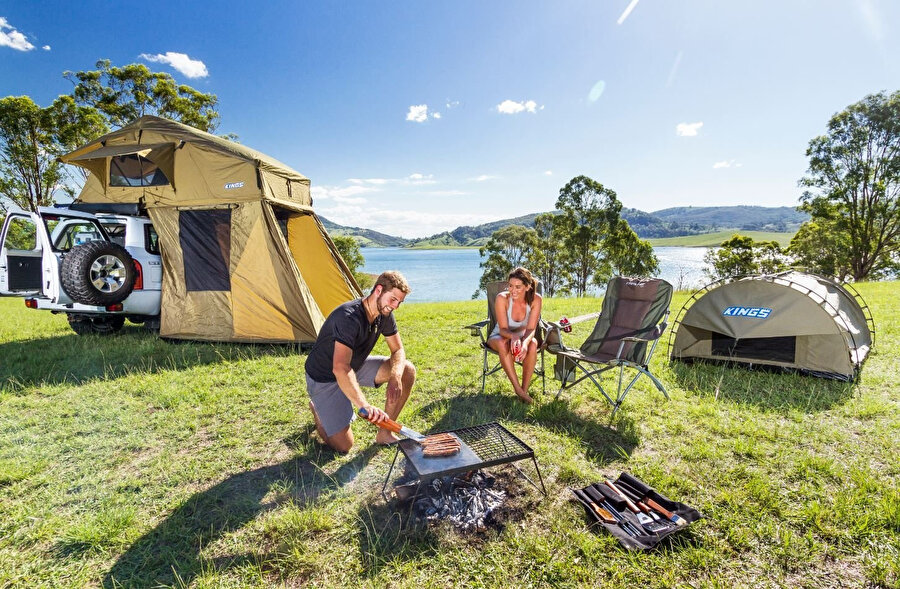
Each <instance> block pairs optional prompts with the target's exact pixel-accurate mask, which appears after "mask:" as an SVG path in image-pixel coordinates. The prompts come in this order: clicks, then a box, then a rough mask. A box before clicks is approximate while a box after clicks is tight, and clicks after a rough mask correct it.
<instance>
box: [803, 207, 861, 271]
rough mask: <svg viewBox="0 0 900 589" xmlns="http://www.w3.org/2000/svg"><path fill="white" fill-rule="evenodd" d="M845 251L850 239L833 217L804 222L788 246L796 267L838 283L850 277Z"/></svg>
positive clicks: (848, 246) (847, 248)
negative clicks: (831, 277) (830, 277)
mask: <svg viewBox="0 0 900 589" xmlns="http://www.w3.org/2000/svg"><path fill="white" fill-rule="evenodd" d="M848 251H850V236H849V235H847V234H846V233H843V232H841V231H840V229H839V228H838V227H837V223H836V222H835V218H834V217H824V216H821V217H817V218H815V219H810V220H809V221H807V222H805V223H803V225H801V226H800V229H799V230H798V231H797V233H796V234H794V237H792V238H791V245H790V246H789V247H788V253H789V255H790V256H791V257H792V258H793V260H794V264H796V265H797V266H800V267H802V268H804V269H806V270H807V271H809V272H814V273H816V274H823V275H825V276H833V277H835V278H837V279H838V280H841V281H843V280H846V279H847V276H849V275H850V265H849V262H850V261H849V257H848V256H847V252H848Z"/></svg>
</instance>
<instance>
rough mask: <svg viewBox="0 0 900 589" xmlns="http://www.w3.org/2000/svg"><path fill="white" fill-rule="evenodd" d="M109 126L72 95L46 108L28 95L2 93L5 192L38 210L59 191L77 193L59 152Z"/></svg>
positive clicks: (0, 187)
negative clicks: (3, 95)
mask: <svg viewBox="0 0 900 589" xmlns="http://www.w3.org/2000/svg"><path fill="white" fill-rule="evenodd" d="M105 129H106V127H105V125H104V123H103V120H102V118H101V117H100V116H99V115H98V114H97V112H96V111H95V110H94V109H92V108H90V107H84V106H78V105H76V104H75V103H74V101H73V100H72V98H71V97H69V96H60V97H59V98H57V99H56V100H55V101H53V104H51V105H50V106H49V107H46V108H41V107H40V106H38V105H37V104H35V102H34V101H33V100H32V99H31V98H29V97H28V96H7V97H6V98H2V99H0V197H4V198H6V199H8V200H9V201H11V202H13V203H15V204H16V205H17V206H19V207H21V208H23V209H27V210H31V211H34V210H37V207H39V206H51V205H53V204H54V202H55V198H56V195H57V194H58V193H59V192H60V191H62V192H65V193H67V194H68V195H69V196H72V195H73V194H74V192H75V187H74V186H73V185H72V184H71V183H70V182H67V179H68V178H69V176H68V169H67V168H66V167H65V166H63V164H61V163H60V162H59V161H58V160H57V158H58V157H59V156H60V155H62V154H63V153H65V152H67V151H70V150H71V149H74V148H75V147H77V146H78V145H80V144H81V143H83V142H85V141H87V140H89V139H91V138H92V137H94V136H96V135H98V134H101V133H103V132H104V131H105Z"/></svg>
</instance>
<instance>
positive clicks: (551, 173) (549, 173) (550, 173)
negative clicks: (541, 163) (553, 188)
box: [544, 170, 553, 176]
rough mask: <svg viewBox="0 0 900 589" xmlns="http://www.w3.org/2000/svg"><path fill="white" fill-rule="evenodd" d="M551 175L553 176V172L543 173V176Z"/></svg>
mask: <svg viewBox="0 0 900 589" xmlns="http://www.w3.org/2000/svg"><path fill="white" fill-rule="evenodd" d="M552 175H553V170H547V171H546V172H544V176H552Z"/></svg>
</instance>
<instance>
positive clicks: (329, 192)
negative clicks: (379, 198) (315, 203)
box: [310, 185, 379, 203]
mask: <svg viewBox="0 0 900 589" xmlns="http://www.w3.org/2000/svg"><path fill="white" fill-rule="evenodd" d="M378 191H379V189H378V188H374V187H372V186H358V185H354V186H343V187H340V186H313V187H312V188H311V189H310V193H311V194H312V197H313V199H314V200H331V201H334V202H342V203H348V202H354V203H363V202H366V199H364V198H360V197H359V196H357V195H359V194H366V193H369V192H378Z"/></svg>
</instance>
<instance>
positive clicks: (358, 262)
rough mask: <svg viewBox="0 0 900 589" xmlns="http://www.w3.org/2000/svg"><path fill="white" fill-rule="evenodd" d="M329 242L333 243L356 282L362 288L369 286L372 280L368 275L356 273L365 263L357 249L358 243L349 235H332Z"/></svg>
mask: <svg viewBox="0 0 900 589" xmlns="http://www.w3.org/2000/svg"><path fill="white" fill-rule="evenodd" d="M331 241H333V242H334V247H335V248H337V251H338V253H339V254H341V257H342V258H344V263H345V264H347V268H349V269H350V272H352V273H353V277H354V278H356V282H357V283H359V285H360V286H361V287H362V288H366V287H367V286H368V285H369V284H371V282H372V279H371V278H370V277H369V275H368V274H363V273H362V272H359V271H358V269H359V268H360V267H361V266H363V265H364V264H365V263H366V259H365V258H364V257H363V255H362V251H361V250H360V248H359V242H358V241H356V240H355V239H354V238H353V237H351V236H349V235H333V236H332V237H331Z"/></svg>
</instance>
